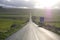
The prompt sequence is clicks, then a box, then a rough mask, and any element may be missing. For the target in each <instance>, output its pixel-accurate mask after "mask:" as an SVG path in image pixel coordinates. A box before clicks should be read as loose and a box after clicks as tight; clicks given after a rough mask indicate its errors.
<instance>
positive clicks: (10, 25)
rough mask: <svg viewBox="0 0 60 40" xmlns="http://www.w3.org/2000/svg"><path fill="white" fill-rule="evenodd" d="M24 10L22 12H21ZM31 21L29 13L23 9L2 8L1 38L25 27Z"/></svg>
mask: <svg viewBox="0 0 60 40" xmlns="http://www.w3.org/2000/svg"><path fill="white" fill-rule="evenodd" d="M21 10H22V12H21ZM28 21H29V14H27V13H25V12H23V9H3V8H1V9H0V40H5V39H6V38H7V37H9V36H10V35H12V34H13V33H15V32H17V31H18V30H20V29H21V28H23V27H24V26H25V25H26V24H27V22H28Z"/></svg>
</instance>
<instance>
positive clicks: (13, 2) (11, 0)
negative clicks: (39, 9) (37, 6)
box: [0, 0, 34, 7]
mask: <svg viewBox="0 0 60 40" xmlns="http://www.w3.org/2000/svg"><path fill="white" fill-rule="evenodd" d="M0 6H4V7H9V6H10V7H15V6H16V7H33V6H34V4H33V3H32V2H30V1H29V2H25V1H24V0H0Z"/></svg>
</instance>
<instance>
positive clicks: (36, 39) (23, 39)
mask: <svg viewBox="0 0 60 40" xmlns="http://www.w3.org/2000/svg"><path fill="white" fill-rule="evenodd" d="M5 40H60V36H59V35H57V34H55V33H53V32H51V31H48V30H46V29H44V28H41V27H38V25H36V24H35V23H33V22H32V20H31V19H30V21H29V22H28V23H27V25H26V26H25V27H23V28H22V29H20V30H19V31H18V32H16V33H14V34H12V35H11V36H10V37H8V38H7V39H5Z"/></svg>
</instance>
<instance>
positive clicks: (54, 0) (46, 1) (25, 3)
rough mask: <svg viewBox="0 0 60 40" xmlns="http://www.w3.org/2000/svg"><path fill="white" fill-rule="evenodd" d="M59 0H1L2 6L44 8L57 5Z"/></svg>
mask: <svg viewBox="0 0 60 40" xmlns="http://www.w3.org/2000/svg"><path fill="white" fill-rule="evenodd" d="M59 1H60V0H0V6H3V7H30V8H31V7H35V8H44V7H51V6H52V5H56V4H58V3H59ZM56 7H57V6H56Z"/></svg>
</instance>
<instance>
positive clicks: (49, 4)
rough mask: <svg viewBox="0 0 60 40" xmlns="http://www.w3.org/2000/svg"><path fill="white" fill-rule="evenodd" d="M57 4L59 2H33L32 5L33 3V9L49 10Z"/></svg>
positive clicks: (37, 0)
mask: <svg viewBox="0 0 60 40" xmlns="http://www.w3.org/2000/svg"><path fill="white" fill-rule="evenodd" d="M58 2H59V0H34V3H35V6H34V7H35V8H41V7H45V8H51V7H52V6H54V5H55V4H56V3H58Z"/></svg>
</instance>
